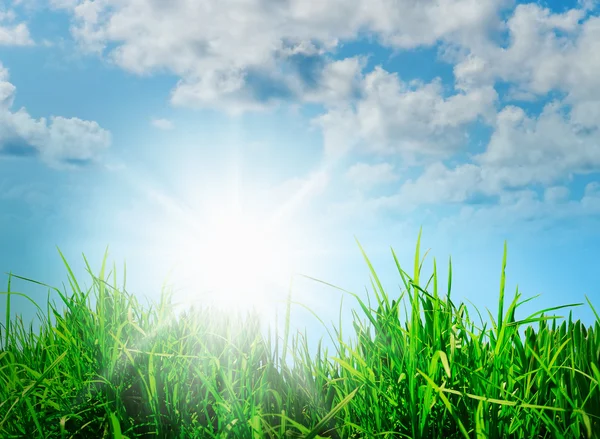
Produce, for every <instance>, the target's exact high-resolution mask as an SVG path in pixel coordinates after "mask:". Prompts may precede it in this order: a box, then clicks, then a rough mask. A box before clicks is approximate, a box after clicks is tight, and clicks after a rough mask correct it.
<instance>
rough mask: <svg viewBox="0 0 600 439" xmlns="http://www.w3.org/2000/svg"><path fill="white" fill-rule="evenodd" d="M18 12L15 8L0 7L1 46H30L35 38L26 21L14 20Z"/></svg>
mask: <svg viewBox="0 0 600 439" xmlns="http://www.w3.org/2000/svg"><path fill="white" fill-rule="evenodd" d="M15 20H16V14H15V12H14V11H13V10H10V9H8V10H3V8H2V9H0V46H29V45H32V44H33V40H32V39H31V36H30V34H29V28H28V27H27V25H26V24H25V23H16V24H13V22H14V21H15Z"/></svg>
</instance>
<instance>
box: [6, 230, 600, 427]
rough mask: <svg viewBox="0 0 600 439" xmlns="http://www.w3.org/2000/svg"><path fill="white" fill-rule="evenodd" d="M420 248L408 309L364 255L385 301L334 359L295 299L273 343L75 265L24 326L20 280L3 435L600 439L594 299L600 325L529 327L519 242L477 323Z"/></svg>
mask: <svg viewBox="0 0 600 439" xmlns="http://www.w3.org/2000/svg"><path fill="white" fill-rule="evenodd" d="M419 243H420V234H419V239H418V240H417V246H416V252H415V259H414V267H413V270H412V271H413V274H412V277H411V276H409V274H408V273H407V272H405V271H404V270H403V269H401V267H400V265H399V264H398V261H397V259H396V255H395V254H394V253H393V251H392V255H393V257H394V259H395V261H396V264H397V265H398V272H399V275H400V276H401V278H402V281H403V283H404V286H405V291H404V293H403V295H402V296H401V297H395V298H393V299H392V298H391V297H390V296H389V295H388V294H386V292H385V291H384V290H383V288H382V287H381V284H380V282H379V279H378V277H377V275H376V273H375V270H374V269H373V267H372V266H371V264H370V262H369V260H368V258H367V256H366V255H365V254H364V251H363V250H362V248H360V251H361V252H362V253H363V255H364V257H365V261H366V262H367V264H368V265H369V268H370V270H371V274H372V293H371V296H370V298H369V300H368V301H366V302H365V301H362V300H361V299H360V298H359V297H358V296H355V295H354V294H353V293H350V292H346V293H347V294H348V295H351V296H353V297H352V300H354V301H355V303H356V307H355V311H353V312H352V316H353V322H352V323H353V328H354V333H353V334H345V333H344V334H342V333H341V322H340V325H339V326H338V327H337V328H332V331H331V332H330V336H331V337H332V338H333V340H334V344H333V346H334V349H333V350H332V351H330V352H328V351H327V349H325V348H324V347H322V345H321V343H319V348H318V349H317V352H316V354H311V353H310V351H309V348H308V343H307V340H306V336H305V335H302V334H300V333H297V334H290V329H289V328H290V324H289V321H290V308H291V298H289V299H288V302H287V309H286V311H287V314H286V326H285V328H286V329H285V331H284V333H283V334H278V333H277V332H269V334H268V335H267V336H265V335H264V334H263V332H261V330H260V325H259V323H260V322H259V321H258V318H257V317H256V316H254V315H247V316H242V318H240V316H235V315H223V314H218V313H216V312H214V311H213V310H211V309H209V308H202V309H189V310H186V311H185V312H184V313H183V314H176V313H175V312H174V308H173V306H172V302H171V296H170V294H168V292H163V295H162V297H161V300H160V302H159V303H157V304H154V305H152V306H142V305H141V304H140V303H139V302H138V301H137V300H136V298H135V297H134V296H133V295H131V294H129V293H128V292H127V291H126V288H125V282H124V279H123V281H122V282H121V284H119V282H118V281H119V279H118V278H117V275H116V272H115V270H114V269H113V270H111V272H110V273H109V272H107V270H106V267H105V266H104V265H103V267H102V269H101V270H100V273H99V274H98V275H93V274H92V270H91V269H90V270H89V271H90V276H91V278H92V280H93V282H92V287H91V288H90V289H88V290H82V288H81V287H80V284H79V283H78V281H77V279H76V278H75V276H74V275H73V273H72V271H71V270H70V268H69V266H68V265H67V263H66V261H65V264H66V267H67V272H68V278H69V285H70V287H69V289H68V291H60V290H56V293H57V294H59V295H60V298H61V300H62V302H63V303H61V304H60V305H56V304H55V303H54V302H52V301H50V300H48V303H47V304H43V305H41V306H38V305H35V306H36V307H37V309H38V314H39V319H40V324H39V325H38V326H39V328H37V327H36V329H34V327H33V326H32V325H25V324H24V322H23V321H22V320H21V319H19V318H11V315H12V314H11V298H13V297H16V296H24V294H23V293H22V292H17V291H12V290H11V282H12V281H13V280H14V278H16V277H17V276H9V282H8V288H7V291H5V292H3V295H4V297H5V299H6V318H5V319H4V322H3V324H2V326H1V329H0V339H1V342H0V343H1V346H2V348H1V350H0V437H1V438H12V437H14V438H22V437H27V438H71V437H73V438H104V437H106V438H115V439H117V438H125V437H127V438H141V437H144V438H146V437H157V438H241V439H258V438H282V437H302V438H307V439H310V438H318V437H331V438H374V437H382V438H415V439H420V438H477V439H483V438H490V439H500V438H600V387H599V386H600V370H599V367H600V317H598V314H597V313H596V311H595V310H594V307H593V305H592V303H591V302H590V301H589V299H588V300H587V302H588V303H587V304H585V306H590V307H592V310H594V315H595V316H596V321H595V322H594V324H593V326H592V327H587V328H586V327H585V326H584V325H583V324H582V323H581V322H580V321H576V322H573V321H572V319H571V314H570V312H569V317H568V318H567V319H556V318H555V317H553V316H552V315H551V314H552V313H553V312H554V311H556V310H558V309H559V308H560V309H561V311H568V310H567V309H564V308H566V307H568V306H571V305H565V307H559V308H554V309H546V310H542V311H540V312H538V313H536V314H533V315H531V316H529V317H526V318H522V319H521V320H516V319H515V315H516V314H515V311H516V310H517V308H518V307H519V305H520V304H522V303H523V301H521V296H520V294H519V293H518V291H517V293H516V294H515V295H514V297H513V298H512V300H505V291H504V284H505V276H504V273H505V267H506V246H505V248H504V258H503V262H502V270H501V278H500V279H501V280H500V294H499V300H498V309H497V310H496V311H497V312H496V313H494V315H492V314H489V315H486V319H483V318H482V316H481V315H477V314H478V312H475V314H474V315H477V318H475V317H474V315H473V316H472V315H471V314H470V313H469V310H468V309H467V307H466V306H465V305H464V304H460V305H456V304H454V303H453V302H452V300H451V294H450V290H451V283H452V264H451V261H450V276H449V279H448V281H447V284H446V283H444V285H443V286H442V285H440V283H439V282H438V281H439V279H438V276H437V272H436V264H435V259H434V262H433V275H432V277H431V278H429V279H423V280H426V282H422V279H421V278H420V273H421V268H422V264H423V261H422V260H421V258H420V254H419V252H420V250H419ZM359 247H360V245H359ZM63 259H64V258H63ZM423 259H424V258H423ZM105 261H106V258H105ZM88 269H89V265H88ZM20 279H24V278H20ZM26 280H27V279H26ZM32 282H33V281H32ZM334 288H335V287H334ZM442 290H443V291H442ZM290 294H291V293H290ZM26 297H27V296H26ZM32 306H34V305H32ZM475 311H476V310H475ZM472 312H473V311H472ZM485 321H487V322H491V324H490V325H487V324H485V323H484V322H485ZM284 358H288V359H289V361H283V360H282V359H284Z"/></svg>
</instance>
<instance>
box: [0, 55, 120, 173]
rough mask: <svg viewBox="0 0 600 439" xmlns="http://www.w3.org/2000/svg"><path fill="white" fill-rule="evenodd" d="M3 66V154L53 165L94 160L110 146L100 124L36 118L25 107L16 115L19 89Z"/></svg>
mask: <svg viewBox="0 0 600 439" xmlns="http://www.w3.org/2000/svg"><path fill="white" fill-rule="evenodd" d="M8 79H9V77H8V70H7V69H6V68H4V67H3V66H1V65H0V154H4V155H17V156H23V155H35V156H39V157H40V158H41V159H42V160H44V161H45V162H46V163H48V164H49V165H51V166H65V165H78V164H83V163H88V162H90V161H94V160H96V159H97V158H98V156H99V155H100V153H101V152H102V151H104V150H105V149H106V148H108V147H109V145H110V143H111V136H110V133H109V132H108V131H106V130H104V129H103V128H101V127H100V126H99V125H98V123H96V122H93V121H85V120H81V119H78V118H75V117H74V118H64V117H61V116H51V117H50V120H49V121H47V120H46V119H45V118H41V119H38V120H36V119H34V118H32V117H31V116H30V115H29V113H27V111H26V110H25V108H21V109H19V110H18V111H15V112H13V111H12V110H11V107H12V105H13V101H14V96H15V91H16V88H15V86H14V85H13V84H11V83H10V82H9V81H8Z"/></svg>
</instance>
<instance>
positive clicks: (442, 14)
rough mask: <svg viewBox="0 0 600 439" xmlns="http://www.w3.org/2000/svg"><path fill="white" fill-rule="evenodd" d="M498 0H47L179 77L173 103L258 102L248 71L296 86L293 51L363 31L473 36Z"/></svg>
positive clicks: (420, 38)
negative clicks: (196, 0)
mask: <svg viewBox="0 0 600 439" xmlns="http://www.w3.org/2000/svg"><path fill="white" fill-rule="evenodd" d="M504 3H505V1H504V0H435V1H434V0H426V1H421V2H414V1H413V0H400V1H390V0H323V1H320V2H310V1H309V2H307V1H306V0H290V1H285V2H280V1H276V0H249V1H245V2H239V1H237V0H208V1H204V2H188V1H185V2H184V1H180V2H176V1H173V2H157V1H155V0H134V1H132V0H96V1H89V0H79V1H75V0H73V1H71V0H53V2H52V5H53V6H54V7H57V8H63V9H66V10H68V11H70V12H71V14H72V16H73V22H74V23H73V27H72V33H73V36H74V37H75V38H76V39H77V40H78V41H79V43H80V44H81V46H82V47H83V48H85V49H86V50H88V51H92V52H97V53H103V52H104V51H105V50H106V52H107V56H108V58H109V59H111V60H112V61H114V62H115V63H116V64H118V65H119V66H120V67H122V68H124V69H126V70H128V71H131V72H134V73H138V74H146V73H150V72H155V71H170V72H172V73H174V74H176V75H178V76H179V77H180V78H181V79H182V81H181V82H180V83H179V85H178V86H177V89H176V90H175V91H174V93H173V102H174V103H176V104H179V105H190V106H206V105H216V106H218V107H223V106H225V105H237V104H238V103H239V104H240V105H241V107H242V109H244V108H250V109H254V108H255V105H252V104H251V103H250V102H255V101H258V102H260V101H261V99H260V98H259V97H257V96H256V95H255V93H251V92H248V91H245V90H244V88H247V87H250V88H252V87H253V86H255V84H254V85H253V84H249V83H248V81H249V73H250V74H252V73H253V74H256V72H259V73H261V74H262V75H263V76H266V77H267V79H266V82H267V83H269V78H271V77H272V76H274V77H275V79H277V80H278V81H281V80H282V81H284V84H285V85H288V86H291V88H292V89H294V88H295V85H294V82H295V81H297V80H298V77H299V74H298V72H290V71H289V69H288V67H289V65H288V63H287V62H288V61H289V60H290V56H292V55H294V54H296V55H297V54H303V55H305V56H319V55H322V54H323V53H326V52H328V51H331V50H332V49H334V48H335V47H336V46H337V44H338V42H339V41H341V40H351V39H354V38H356V37H357V36H358V35H359V32H363V31H364V32H371V33H374V34H375V35H376V36H377V37H378V38H379V40H380V41H381V42H382V43H384V44H387V45H392V46H394V47H401V48H412V47H417V46H421V45H432V44H434V43H436V41H438V40H439V39H447V40H449V41H462V40H464V39H466V38H467V36H468V37H469V38H470V39H473V38H478V37H479V36H483V35H484V34H485V33H486V32H487V29H488V27H494V26H496V25H498V24H499V20H498V18H497V14H496V11H497V10H498V9H499V8H500V7H502V5H503V4H504ZM109 47H110V48H109ZM338 67H341V66H338ZM286 69H288V71H285V70H286ZM284 71H285V72H284ZM338 74H342V73H340V72H338ZM332 75H333V76H335V75H334V74H333V73H332ZM250 76H251V75H250ZM288 81H289V82H288ZM250 82H252V81H250ZM290 82H291V83H290ZM282 86H283V85H282ZM329 88H330V89H331V84H330V86H329ZM333 93H334V95H335V92H333Z"/></svg>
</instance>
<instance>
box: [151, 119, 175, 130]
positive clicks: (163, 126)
mask: <svg viewBox="0 0 600 439" xmlns="http://www.w3.org/2000/svg"><path fill="white" fill-rule="evenodd" d="M152 125H154V126H155V127H156V128H158V129H159V130H172V129H173V128H175V124H174V123H173V122H172V121H170V120H168V119H152Z"/></svg>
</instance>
